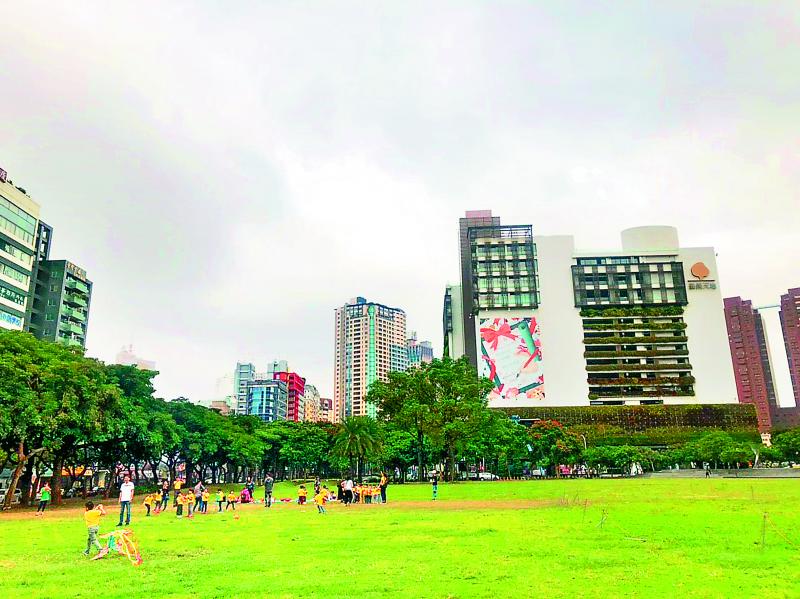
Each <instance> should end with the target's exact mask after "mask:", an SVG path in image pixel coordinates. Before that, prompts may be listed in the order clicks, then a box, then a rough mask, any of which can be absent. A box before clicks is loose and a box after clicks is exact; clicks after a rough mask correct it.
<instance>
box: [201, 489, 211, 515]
mask: <svg viewBox="0 0 800 599" xmlns="http://www.w3.org/2000/svg"><path fill="white" fill-rule="evenodd" d="M201 497H202V498H203V507H202V510H201V511H202V512H203V513H204V514H207V513H208V500H209V499H211V493H209V492H208V489H206V490H205V491H203V495H202V496H201Z"/></svg>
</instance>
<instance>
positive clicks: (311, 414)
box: [303, 384, 320, 422]
mask: <svg viewBox="0 0 800 599" xmlns="http://www.w3.org/2000/svg"><path fill="white" fill-rule="evenodd" d="M303 404H304V408H303V421H305V422H319V419H320V395H319V391H318V390H317V388H316V387H315V386H314V385H310V384H306V386H305V391H304V393H303Z"/></svg>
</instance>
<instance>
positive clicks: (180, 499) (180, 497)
mask: <svg viewBox="0 0 800 599" xmlns="http://www.w3.org/2000/svg"><path fill="white" fill-rule="evenodd" d="M175 501H177V502H178V509H177V510H176V512H175V513H176V514H177V515H178V518H183V505H184V504H185V503H186V500H185V499H184V498H183V495H182V494H181V493H177V494H176V495H175Z"/></svg>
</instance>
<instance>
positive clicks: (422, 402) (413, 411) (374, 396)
mask: <svg viewBox="0 0 800 599" xmlns="http://www.w3.org/2000/svg"><path fill="white" fill-rule="evenodd" d="M428 372H429V366H428V365H427V364H422V365H420V366H419V367H416V368H411V369H409V370H407V371H404V372H390V373H389V375H388V378H387V380H386V381H375V382H374V383H372V385H371V386H370V388H369V394H368V395H367V401H368V402H370V403H373V404H375V405H376V406H377V411H378V414H379V417H380V418H381V419H382V420H384V421H387V422H392V424H394V425H395V426H397V427H398V428H399V429H400V430H404V431H407V432H408V433H410V434H412V435H413V436H414V439H415V453H416V462H417V471H418V473H419V474H418V475H419V477H420V480H421V479H423V478H425V459H424V455H425V439H426V437H428V435H429V434H430V432H431V427H432V421H433V417H432V408H433V404H434V401H435V391H434V388H433V384H432V382H431V380H430V378H429V377H428Z"/></svg>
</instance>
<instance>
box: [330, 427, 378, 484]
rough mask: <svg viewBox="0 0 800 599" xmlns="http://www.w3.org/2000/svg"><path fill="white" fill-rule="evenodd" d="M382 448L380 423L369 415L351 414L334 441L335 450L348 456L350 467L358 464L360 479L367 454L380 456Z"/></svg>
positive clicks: (343, 455) (337, 432)
mask: <svg viewBox="0 0 800 599" xmlns="http://www.w3.org/2000/svg"><path fill="white" fill-rule="evenodd" d="M380 450H381V441H380V431H379V430H378V423H377V422H376V421H375V419H374V418H371V417H369V416H350V417H348V418H345V419H344V420H343V421H342V423H341V424H340V425H339V428H338V430H337V431H336V434H335V435H334V441H333V452H334V454H336V455H339V456H341V457H346V458H347V459H348V461H349V463H350V469H351V470H353V465H354V464H355V465H356V468H355V472H356V476H357V478H358V480H359V481H360V480H361V477H362V475H363V464H364V460H365V459H366V458H367V456H375V457H378V456H379V455H380Z"/></svg>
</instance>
